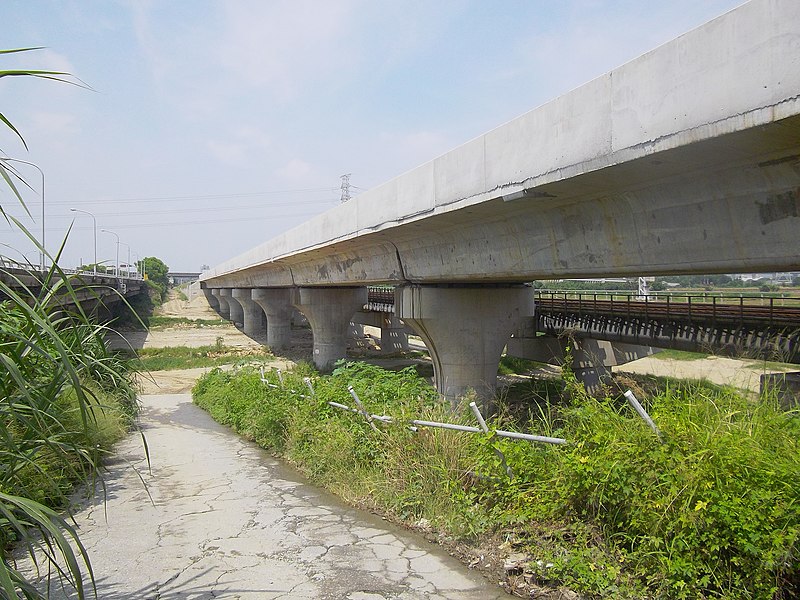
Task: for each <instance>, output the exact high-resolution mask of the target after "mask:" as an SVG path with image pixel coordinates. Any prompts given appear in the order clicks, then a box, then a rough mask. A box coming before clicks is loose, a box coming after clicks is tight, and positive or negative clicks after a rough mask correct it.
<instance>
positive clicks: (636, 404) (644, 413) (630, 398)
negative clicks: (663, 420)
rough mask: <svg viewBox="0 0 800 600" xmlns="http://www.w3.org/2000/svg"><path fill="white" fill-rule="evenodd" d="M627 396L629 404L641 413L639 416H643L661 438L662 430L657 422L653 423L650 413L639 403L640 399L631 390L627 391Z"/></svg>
mask: <svg viewBox="0 0 800 600" xmlns="http://www.w3.org/2000/svg"><path fill="white" fill-rule="evenodd" d="M625 397H626V398H627V399H628V404H630V405H631V406H632V407H633V409H634V410H635V411H636V412H637V413H639V416H640V417H642V419H644V422H645V423H647V424H648V425H649V426H650V429H652V430H653V431H655V433H656V435H657V436H658V439H661V432H660V431H659V430H658V427H656V424H655V423H653V419H651V418H650V415H648V414H647V411H646V410H645V409H644V407H643V406H642V405H641V404H640V403H639V400H637V399H636V396H634V395H633V392H632V391H630V390H628V391H626V392H625Z"/></svg>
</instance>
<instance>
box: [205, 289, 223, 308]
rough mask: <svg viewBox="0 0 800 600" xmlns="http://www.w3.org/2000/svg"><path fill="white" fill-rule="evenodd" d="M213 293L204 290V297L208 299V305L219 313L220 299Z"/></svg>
mask: <svg viewBox="0 0 800 600" xmlns="http://www.w3.org/2000/svg"><path fill="white" fill-rule="evenodd" d="M213 292H214V290H210V289H208V288H203V295H204V296H205V297H206V300H208V305H209V306H210V307H211V308H213V309H214V310H215V311H217V312H219V298H217V297H216V296H215V295H214V294H213Z"/></svg>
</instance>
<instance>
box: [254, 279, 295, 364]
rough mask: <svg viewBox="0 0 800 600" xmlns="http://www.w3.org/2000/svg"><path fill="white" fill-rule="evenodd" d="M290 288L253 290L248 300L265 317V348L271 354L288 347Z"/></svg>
mask: <svg viewBox="0 0 800 600" xmlns="http://www.w3.org/2000/svg"><path fill="white" fill-rule="evenodd" d="M291 291H292V290H291V288H254V289H253V290H252V291H251V292H250V298H251V299H252V300H253V302H255V303H256V304H258V305H259V306H260V307H261V308H262V310H263V311H264V314H265V315H266V317H267V346H268V347H269V349H270V350H272V351H273V352H275V351H277V350H283V349H285V348H288V347H289V344H290V342H291V337H292V313H293V312H294V307H293V306H292V299H291Z"/></svg>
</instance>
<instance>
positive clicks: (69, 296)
mask: <svg viewBox="0 0 800 600" xmlns="http://www.w3.org/2000/svg"><path fill="white" fill-rule="evenodd" d="M61 273H63V275H64V277H65V278H66V280H67V281H69V285H70V288H71V289H70V290H67V289H66V287H65V286H61V285H60V284H61V283H63V281H62V279H61V274H60V273H59V274H54V273H50V272H49V271H41V270H38V269H35V268H31V267H28V266H24V265H19V264H11V265H7V264H5V262H4V261H0V284H2V285H1V286H0V301H2V300H3V299H5V298H6V297H7V294H6V293H5V292H4V290H6V289H7V290H9V292H10V293H13V294H19V295H20V296H21V297H23V298H28V299H30V298H33V297H37V298H41V297H43V295H44V294H46V293H47V292H48V291H49V290H53V288H54V286H60V287H57V289H56V293H54V294H53V295H52V296H51V297H50V304H51V305H53V306H58V307H60V308H61V309H66V310H74V309H75V308H76V307H75V305H76V304H80V305H81V309H82V310H83V311H84V312H85V313H87V314H90V315H94V316H95V317H96V318H97V319H98V320H99V321H101V322H106V321H110V320H111V319H112V318H113V317H114V316H115V312H117V311H118V310H119V309H120V308H122V306H123V304H122V299H123V298H127V299H131V298H133V297H134V296H136V295H138V294H142V293H147V291H146V290H147V286H146V284H145V281H144V279H142V277H141V276H140V275H137V276H128V277H122V276H120V277H116V276H114V275H110V274H106V273H91V272H88V271H72V270H62V271H61ZM43 292H44V294H43Z"/></svg>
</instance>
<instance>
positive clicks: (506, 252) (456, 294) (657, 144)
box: [201, 0, 800, 399]
mask: <svg viewBox="0 0 800 600" xmlns="http://www.w3.org/2000/svg"><path fill="white" fill-rule="evenodd" d="M799 225H800V3H798V2H797V1H796V0H752V1H751V2H748V3H746V4H744V5H743V6H741V7H739V8H737V9H735V10H733V11H731V12H729V13H727V14H725V15H723V16H721V17H719V18H717V19H715V20H713V21H711V22H709V23H707V24H706V25H704V26H702V27H700V28H698V29H696V30H693V31H691V32H689V33H686V34H684V35H682V36H681V37H679V38H677V39H675V40H673V41H671V42H669V43H667V44H665V45H663V46H661V47H659V48H657V49H655V50H653V51H651V52H649V53H647V54H645V55H643V56H641V57H640V58H638V59H636V60H634V61H632V62H630V63H628V64H625V65H623V66H622V67H619V68H617V69H615V70H614V71H611V72H610V73H607V74H606V75H603V76H602V77H599V78H597V79H595V80H593V81H590V82H589V83H587V84H585V85H583V86H582V87H580V88H578V89H576V90H574V91H572V92H570V93H568V94H566V95H564V96H561V97H559V98H557V99H555V100H553V101H552V102H549V103H547V104H545V105H543V106H540V107H539V108H536V109H534V110H532V111H531V112H529V113H527V114H525V115H523V116H521V117H519V118H517V119H515V120H513V121H511V122H509V123H507V124H505V125H503V126H501V127H498V128H497V129H494V130H492V131H490V132H488V133H486V134H484V135H482V136H480V137H478V138H476V139H474V140H472V141H470V142H468V143H466V144H464V145H463V146H460V147H458V148H456V149H454V150H452V151H451V152H448V153H447V154H444V155H442V156H440V157H439V158H437V159H435V160H433V161H431V162H429V163H426V164H424V165H422V166H420V167H418V168H416V169H414V170H412V171H410V172H408V173H406V174H404V175H401V176H399V177H397V178H395V179H393V180H391V181H389V182H387V183H385V184H383V185H381V186H379V187H377V188H375V189H373V190H370V191H369V192H366V193H364V194H361V195H360V196H358V197H356V198H355V199H353V200H351V201H350V202H347V203H345V204H341V205H339V206H337V207H336V208H334V209H331V210H329V211H328V212H326V213H323V214H322V215H319V216H318V217H316V218H314V219H312V220H310V221H308V222H307V223H305V224H304V225H302V226H300V227H297V228H295V229H293V230H291V231H288V232H286V233H284V234H283V235H281V236H278V237H277V238H274V239H272V240H270V241H268V242H266V243H264V244H262V245H260V246H258V247H256V248H254V249H252V250H250V251H249V252H246V253H244V254H242V255H240V256H238V257H235V258H233V259H231V260H228V261H227V262H225V263H223V264H221V265H218V266H216V267H215V268H214V269H212V270H210V271H207V272H205V273H204V274H203V275H202V277H201V282H202V286H203V287H204V289H205V292H206V295H207V296H208V297H209V300H210V301H211V302H212V305H214V306H216V307H218V308H219V310H220V312H221V313H222V314H224V315H225V314H228V315H234V320H235V319H236V315H237V313H238V311H240V310H241V311H242V320H243V322H244V327H245V330H247V329H248V326H250V327H252V326H253V325H252V324H253V323H255V322H256V319H258V320H259V322H260V319H261V318H262V317H261V315H260V312H263V313H264V314H265V315H266V319H267V338H268V339H267V343H268V344H269V345H270V346H273V347H276V348H279V347H280V346H281V345H282V344H285V343H286V340H287V333H288V327H289V317H290V314H291V311H292V307H296V308H297V309H299V310H300V311H302V312H303V313H304V314H305V315H306V317H307V318H308V320H309V322H310V324H311V327H312V330H313V335H314V360H315V363H316V364H317V366H318V367H320V368H325V367H327V366H329V365H330V364H331V362H333V361H334V360H336V359H338V358H341V357H342V356H344V349H345V335H346V332H347V325H348V322H349V321H350V320H351V317H352V315H353V314H354V312H355V311H357V310H359V309H360V308H361V307H362V306H363V305H364V304H365V303H366V300H367V288H366V286H368V285H370V284H389V285H392V286H395V302H394V306H395V309H394V310H395V316H396V317H397V318H398V319H401V320H402V321H403V322H404V323H405V324H406V325H408V326H410V327H411V328H412V329H413V330H415V331H416V332H417V333H418V334H419V335H420V336H421V337H422V338H423V340H424V341H425V343H426V345H427V346H428V349H429V351H430V353H431V357H432V359H433V364H434V373H435V381H436V386H437V389H438V390H439V391H440V393H441V394H443V395H444V396H445V397H448V398H451V399H452V398H455V397H457V396H458V395H460V394H462V393H463V392H465V391H466V390H467V389H468V388H473V389H475V390H476V391H479V392H480V391H483V390H487V391H488V390H492V389H493V387H494V384H495V377H496V369H497V364H498V361H499V357H500V354H501V352H502V349H503V347H504V346H505V345H506V343H507V341H508V340H509V336H510V335H511V334H512V333H513V332H515V331H518V329H519V327H520V324H521V323H523V322H524V320H525V319H526V318H527V317H530V316H532V315H533V314H534V311H535V307H534V299H533V294H532V293H531V290H530V288H528V287H526V286H525V283H526V282H530V281H533V280H538V279H552V278H579V277H601V276H636V275H658V274H674V273H730V272H760V271H762V272H763V271H795V270H798V269H800V257H799V254H800V253H799V252H798V250H799V249H800V243H799V242H798V232H800V228H799V227H798V226H799Z"/></svg>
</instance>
